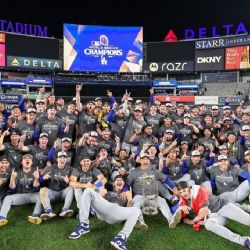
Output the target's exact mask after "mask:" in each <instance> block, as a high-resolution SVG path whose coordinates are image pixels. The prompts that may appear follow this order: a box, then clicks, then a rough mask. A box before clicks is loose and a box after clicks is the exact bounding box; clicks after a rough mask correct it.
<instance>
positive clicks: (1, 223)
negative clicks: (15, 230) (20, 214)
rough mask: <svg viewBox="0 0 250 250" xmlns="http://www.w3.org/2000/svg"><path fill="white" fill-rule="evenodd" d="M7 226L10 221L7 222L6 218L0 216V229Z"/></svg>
mask: <svg viewBox="0 0 250 250" xmlns="http://www.w3.org/2000/svg"><path fill="white" fill-rule="evenodd" d="M6 224H8V220H6V218H5V217H3V216H0V227H1V226H5V225H6Z"/></svg>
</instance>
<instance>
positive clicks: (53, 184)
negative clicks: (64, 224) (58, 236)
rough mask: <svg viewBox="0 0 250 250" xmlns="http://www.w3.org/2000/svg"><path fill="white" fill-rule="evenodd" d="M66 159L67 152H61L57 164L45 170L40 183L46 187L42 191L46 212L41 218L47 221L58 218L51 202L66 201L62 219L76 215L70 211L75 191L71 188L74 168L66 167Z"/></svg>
mask: <svg viewBox="0 0 250 250" xmlns="http://www.w3.org/2000/svg"><path fill="white" fill-rule="evenodd" d="M66 157H67V154H66V153H65V152H63V151H61V152H59V153H58V155H57V164H54V165H52V166H51V167H47V168H45V169H44V171H43V172H42V175H41V178H40V181H41V182H44V183H45V185H46V187H43V188H41V190H40V198H41V202H42V204H43V207H44V210H45V213H44V214H41V218H42V219H43V220H45V221H46V220H50V219H52V218H54V217H56V214H55V213H54V212H53V210H52V207H51V201H54V200H58V199H59V200H64V206H63V208H62V211H61V213H60V214H59V216H60V217H71V216H72V215H73V213H74V211H73V210H71V209H69V208H70V206H71V203H72V200H73V198H74V191H73V188H72V187H69V177H70V175H71V172H72V168H71V167H70V166H68V165H66V161H67V159H66Z"/></svg>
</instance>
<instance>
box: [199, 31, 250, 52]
mask: <svg viewBox="0 0 250 250" xmlns="http://www.w3.org/2000/svg"><path fill="white" fill-rule="evenodd" d="M249 44H250V35H249V34H243V35H237V36H225V37H219V38H209V39H203V40H197V41H196V42H195V49H213V48H214V49H216V48H223V47H234V46H240V45H249Z"/></svg>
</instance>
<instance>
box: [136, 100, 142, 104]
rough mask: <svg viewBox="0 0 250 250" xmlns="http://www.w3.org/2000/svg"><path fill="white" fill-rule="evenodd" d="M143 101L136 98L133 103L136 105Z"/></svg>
mask: <svg viewBox="0 0 250 250" xmlns="http://www.w3.org/2000/svg"><path fill="white" fill-rule="evenodd" d="M142 102H143V101H142V100H136V101H135V105H138V104H140V103H142Z"/></svg>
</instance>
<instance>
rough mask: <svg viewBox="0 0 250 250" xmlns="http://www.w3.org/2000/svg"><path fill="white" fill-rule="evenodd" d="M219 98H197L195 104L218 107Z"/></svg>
mask: <svg viewBox="0 0 250 250" xmlns="http://www.w3.org/2000/svg"><path fill="white" fill-rule="evenodd" d="M218 100H219V99H218V96H195V102H194V103H195V104H197V105H200V104H203V103H204V104H208V105H218Z"/></svg>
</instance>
